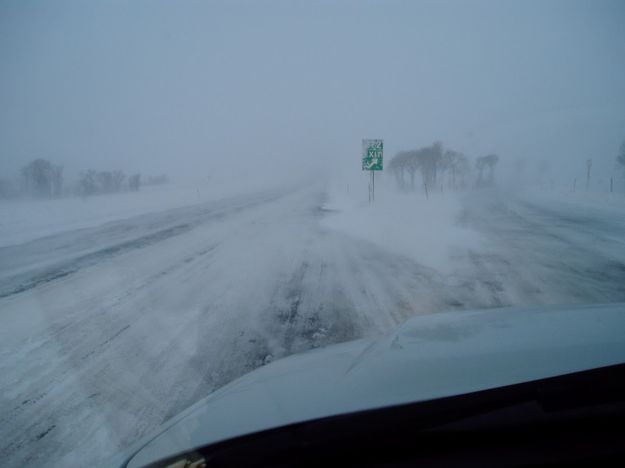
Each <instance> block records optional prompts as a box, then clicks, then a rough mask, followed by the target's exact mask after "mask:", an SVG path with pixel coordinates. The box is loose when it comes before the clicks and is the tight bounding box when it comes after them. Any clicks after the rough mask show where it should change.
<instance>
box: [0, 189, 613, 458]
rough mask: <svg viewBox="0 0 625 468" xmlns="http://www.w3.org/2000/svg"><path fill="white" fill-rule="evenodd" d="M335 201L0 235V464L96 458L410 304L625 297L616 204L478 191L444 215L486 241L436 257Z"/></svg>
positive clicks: (317, 196) (270, 202)
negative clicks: (370, 234) (369, 231)
mask: <svg viewBox="0 0 625 468" xmlns="http://www.w3.org/2000/svg"><path fill="white" fill-rule="evenodd" d="M440 196H441V197H442V195H440ZM450 196H451V195H450ZM404 200H406V199H404ZM380 203H382V204H383V203H384V200H382V201H381V202H380ZM432 203H435V201H434V202H432ZM331 207H332V204H331V203H329V200H328V194H327V192H326V191H325V190H324V189H323V188H321V187H308V188H303V189H298V190H280V191H278V190H275V191H266V192H259V193H255V194H251V195H241V196H233V197H230V198H225V199H222V200H218V201H213V202H207V203H202V204H197V205H194V206H188V207H183V208H175V209H172V210H169V211H164V212H161V213H150V214H145V215H141V216H136V217H132V218H129V219H124V220H118V221H114V222H109V223H107V224H104V225H101V226H96V227H89V228H84V229H80V230H74V231H69V232H64V233H59V234H55V235H53V236H49V237H44V238H41V239H35V240H32V241H30V242H28V243H25V244H20V245H8V246H4V247H1V248H0V311H1V319H2V327H1V329H0V330H1V331H0V462H1V464H2V465H6V466H22V465H25V464H31V463H32V464H37V465H40V464H46V465H56V466H84V465H89V464H92V463H95V464H102V463H106V460H107V459H108V457H111V456H114V455H116V454H117V453H118V452H119V451H120V450H123V448H124V447H126V446H128V445H129V444H130V443H132V442H133V441H135V440H136V439H138V438H139V437H140V436H142V435H144V434H145V433H146V432H147V431H149V430H151V429H153V428H155V427H156V426H157V425H159V424H160V423H161V422H163V421H164V420H165V419H167V418H169V417H171V416H173V415H174V414H176V413H178V412H179V411H181V410H183V409H184V408H186V407H187V406H189V405H190V404H192V403H194V402H195V401H197V400H199V399H200V398H201V397H204V396H206V395H207V394H209V393H210V392H211V391H213V390H214V389H216V388H218V387H220V386H222V385H223V384H225V383H227V382H229V381H231V380H232V379H234V378H236V377H237V376H239V375H241V374H243V373H245V372H247V371H249V370H251V369H253V368H255V367H258V366H260V365H262V364H263V363H266V362H268V361H270V360H272V359H276V358H279V357H282V356H286V355H289V354H292V353H296V352H299V351H303V350H306V349H310V348H312V347H319V346H325V345H328V344H331V343H336V342H341V341H346V340H350V339H354V338H357V337H362V336H365V335H371V334H377V333H382V332H386V331H388V330H389V329H390V328H392V327H394V326H395V325H396V324H398V323H401V322H403V321H404V320H405V319H407V318H408V317H410V316H413V315H415V314H424V313H434V312H438V311H443V310H450V309H454V308H477V307H480V308H481V307H494V306H501V305H512V304H514V305H529V304H544V303H579V302H613V301H625V221H624V217H623V212H622V211H616V214H615V215H614V216H608V215H606V214H605V213H604V212H600V211H593V210H590V209H583V208H579V207H576V206H574V205H566V204H562V203H558V202H557V201H544V200H541V201H537V200H532V199H528V198H523V199H518V198H514V197H511V196H504V195H502V194H497V193H494V192H480V193H475V194H470V195H468V196H466V197H465V198H463V199H462V201H460V202H458V210H457V213H455V214H454V216H453V218H454V222H456V221H457V223H458V224H460V225H461V226H463V227H460V228H459V229H464V231H459V232H461V233H462V232H465V233H469V232H471V233H473V234H474V235H475V237H476V238H478V239H479V240H478V241H477V242H467V243H466V245H464V246H463V243H462V242H460V243H459V244H458V245H456V246H454V248H453V249H450V250H449V259H446V261H445V265H446V266H445V268H441V269H437V268H436V265H435V264H434V265H433V264H431V263H430V262H420V261H419V260H418V258H419V255H418V252H419V251H418V250H417V254H414V252H413V254H411V253H410V252H406V254H403V253H402V252H403V250H402V249H404V250H405V249H406V248H408V249H409V248H410V243H409V242H408V243H407V244H406V245H408V247H405V246H404V247H401V246H400V248H386V247H385V246H384V245H383V242H376V239H378V238H379V237H378V238H371V239H369V238H367V236H362V237H361V236H355V235H352V233H350V232H349V229H347V230H345V229H341V226H342V224H341V219H342V218H341V216H343V215H344V213H341V211H336V210H335V209H334V208H331ZM363 209H364V208H363ZM408 216H410V215H408ZM415 216H418V214H415ZM403 218H404V220H405V218H406V214H405V213H404V214H403ZM399 221H402V219H401V218H400V219H399ZM385 222H386V223H387V224H388V226H387V228H388V229H389V230H393V229H397V226H393V225H392V220H386V221H385ZM399 226H400V227H401V225H399ZM411 226H413V225H411ZM413 228H414V229H428V227H427V224H426V223H417V224H415V225H414V226H413ZM438 234H440V233H438ZM410 235H411V234H410V232H408V233H407V236H408V239H410ZM415 235H416V233H415ZM433 237H435V238H436V237H437V233H434V236H433ZM424 242H425V243H426V245H425V246H424V245H420V247H419V248H421V249H423V248H426V249H427V248H428V245H427V239H425V240H423V239H422V240H420V243H421V244H423V243H424ZM396 244H401V243H400V242H399V241H398V242H396ZM389 247H390V246H389ZM394 247H397V245H395V246H394Z"/></svg>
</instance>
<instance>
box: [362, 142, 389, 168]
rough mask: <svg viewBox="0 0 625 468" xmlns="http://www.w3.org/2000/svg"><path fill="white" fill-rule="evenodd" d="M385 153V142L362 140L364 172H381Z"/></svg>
mask: <svg viewBox="0 0 625 468" xmlns="http://www.w3.org/2000/svg"><path fill="white" fill-rule="evenodd" d="M383 153H384V142H383V140H362V170H363V171H381V170H382V160H383Z"/></svg>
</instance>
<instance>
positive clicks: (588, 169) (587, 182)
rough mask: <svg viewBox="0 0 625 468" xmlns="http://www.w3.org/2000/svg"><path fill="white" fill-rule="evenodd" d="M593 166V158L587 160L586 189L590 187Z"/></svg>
mask: <svg viewBox="0 0 625 468" xmlns="http://www.w3.org/2000/svg"><path fill="white" fill-rule="evenodd" d="M591 167H592V159H587V160H586V190H588V189H589V188H590V168H591Z"/></svg>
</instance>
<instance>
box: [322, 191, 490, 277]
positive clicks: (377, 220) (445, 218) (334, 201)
mask: <svg viewBox="0 0 625 468" xmlns="http://www.w3.org/2000/svg"><path fill="white" fill-rule="evenodd" d="M359 188H360V190H358V189H357V190H352V191H351V192H347V190H346V188H344V187H342V188H340V189H339V188H338V187H336V186H335V187H334V188H333V189H332V190H331V191H330V193H329V196H328V200H327V202H326V204H325V205H324V208H325V209H326V210H328V211H329V215H328V216H327V218H326V219H324V221H323V225H324V226H327V227H328V228H331V229H335V230H338V231H340V232H343V233H345V234H347V235H349V236H353V237H355V238H360V239H364V240H367V241H370V242H372V243H374V244H375V245H377V246H379V247H380V248H383V249H387V250H389V251H391V252H393V253H396V254H398V255H405V256H407V257H409V258H412V259H413V260H414V261H416V262H418V263H420V264H422V265H425V266H427V267H429V268H433V269H435V270H438V271H439V272H442V273H450V272H451V271H452V270H453V268H454V262H453V261H452V256H453V254H454V252H456V251H457V250H459V249H460V250H463V251H464V250H466V249H476V250H479V249H481V248H483V239H482V238H481V236H480V235H479V234H478V233H477V232H476V231H475V230H473V229H471V228H468V227H466V226H460V225H459V224H458V222H457V220H458V217H459V215H460V213H461V210H462V204H461V202H460V197H461V196H462V195H464V194H462V193H454V192H446V193H441V192H434V193H431V194H430V195H429V199H426V198H425V195H424V194H423V193H421V192H418V193H414V192H408V193H400V192H397V191H395V190H393V188H392V187H388V186H385V185H384V184H382V183H380V182H378V187H377V196H376V197H375V201H374V202H373V203H369V201H368V198H365V196H366V194H364V195H365V196H363V192H364V190H363V187H362V186H361V187H359ZM389 189H390V190H389Z"/></svg>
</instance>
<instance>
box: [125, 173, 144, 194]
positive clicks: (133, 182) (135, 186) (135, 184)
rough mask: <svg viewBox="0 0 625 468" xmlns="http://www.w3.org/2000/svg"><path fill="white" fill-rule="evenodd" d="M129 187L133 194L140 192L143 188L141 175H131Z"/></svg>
mask: <svg viewBox="0 0 625 468" xmlns="http://www.w3.org/2000/svg"><path fill="white" fill-rule="evenodd" d="M128 187H129V188H130V190H132V191H133V192H136V191H138V190H139V187H141V174H133V175H131V176H130V177H129V178H128Z"/></svg>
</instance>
